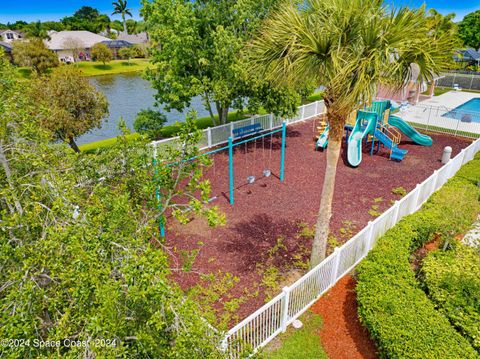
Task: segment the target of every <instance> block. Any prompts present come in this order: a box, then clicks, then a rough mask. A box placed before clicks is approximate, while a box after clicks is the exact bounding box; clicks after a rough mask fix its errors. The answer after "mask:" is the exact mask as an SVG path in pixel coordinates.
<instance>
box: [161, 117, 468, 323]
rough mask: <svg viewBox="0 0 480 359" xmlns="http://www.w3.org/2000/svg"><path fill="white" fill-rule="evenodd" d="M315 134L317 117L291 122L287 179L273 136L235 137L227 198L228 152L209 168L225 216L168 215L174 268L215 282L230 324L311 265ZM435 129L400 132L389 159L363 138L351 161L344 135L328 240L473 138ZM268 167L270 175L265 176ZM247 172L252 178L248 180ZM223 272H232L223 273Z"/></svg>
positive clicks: (180, 278) (184, 277) (354, 226)
mask: <svg viewBox="0 0 480 359" xmlns="http://www.w3.org/2000/svg"><path fill="white" fill-rule="evenodd" d="M314 136H315V133H314V123H313V121H307V122H303V123H299V124H296V125H292V126H289V127H288V130H287V147H286V160H285V182H280V180H279V178H278V176H279V167H280V166H279V163H280V147H281V146H280V142H281V141H280V138H279V137H274V138H271V139H270V137H267V138H265V139H264V140H261V139H260V140H257V141H256V142H255V143H250V145H249V146H248V147H247V146H245V145H240V146H238V147H236V148H235V153H234V166H235V187H236V190H235V205H233V206H231V205H230V204H229V194H228V184H229V178H228V154H227V153H223V152H220V153H218V154H216V155H214V156H213V160H214V161H213V162H214V165H213V166H212V167H211V168H210V169H208V171H207V172H206V173H205V177H206V178H208V179H209V180H210V181H211V184H212V192H213V193H212V196H216V199H215V200H214V201H212V205H216V206H218V207H219V208H220V210H221V211H223V212H224V213H225V214H226V218H227V224H226V225H225V226H221V227H217V228H210V227H208V225H207V224H206V221H205V220H204V219H200V218H192V220H191V221H190V222H189V223H188V224H187V225H179V224H177V223H176V222H175V221H174V220H173V219H170V220H169V221H168V223H167V236H166V242H165V246H166V247H167V248H168V249H169V251H170V253H171V265H172V267H174V268H176V269H174V271H173V274H172V276H173V278H174V279H175V281H176V282H177V283H178V284H179V285H180V286H181V287H182V288H183V289H185V290H187V289H189V288H192V287H194V286H196V285H200V286H204V287H209V286H210V287H212V286H214V287H216V289H215V290H216V291H217V293H219V294H218V297H215V296H214V295H211V293H210V297H211V299H213V300H214V302H215V303H213V306H214V307H215V308H216V309H218V310H219V313H220V312H224V311H225V310H227V311H228V310H229V311H230V312H232V313H235V316H234V317H233V319H231V320H230V323H229V324H230V325H231V324H232V323H233V322H234V321H237V320H240V319H242V318H244V317H246V316H248V315H249V314H251V313H252V312H253V311H255V310H256V309H258V308H259V307H260V306H261V305H262V304H264V303H265V300H266V299H268V297H270V296H272V295H276V294H278V290H279V288H281V287H282V286H284V285H287V284H290V283H289V282H292V281H294V280H295V279H297V278H298V277H299V276H300V275H301V274H302V273H303V272H305V270H306V268H307V267H306V265H307V264H306V261H307V260H308V257H309V250H310V246H311V240H312V238H311V233H312V228H313V225H314V223H315V219H316V216H317V211H318V207H319V204H320V194H321V188H322V184H323V179H324V171H325V163H326V153H325V152H321V151H316V150H315V142H314V140H313V138H314ZM432 138H433V142H434V143H433V146H431V147H422V146H418V145H416V144H414V143H413V142H411V141H410V140H409V139H408V138H404V139H403V140H402V142H401V144H400V147H401V148H404V149H407V150H408V154H407V156H406V157H405V159H404V160H403V161H401V162H396V161H392V160H389V158H388V156H389V153H388V151H387V150H385V149H384V150H382V151H381V153H379V154H376V155H374V156H370V155H369V149H370V148H369V146H366V147H365V146H364V149H363V161H362V163H361V164H360V166H359V167H358V168H351V167H349V166H348V164H347V162H346V159H345V158H346V148H345V145H344V147H343V149H342V158H341V160H340V161H339V164H338V169H337V175H336V187H335V196H334V201H333V217H332V220H331V232H332V234H333V235H334V236H335V237H334V238H332V244H333V245H334V244H336V243H337V242H342V241H345V240H347V239H348V238H350V237H351V236H352V235H353V234H355V233H356V232H358V231H359V230H361V229H362V228H363V227H364V226H365V225H366V224H367V223H368V221H371V220H373V219H375V216H377V215H378V214H379V213H381V212H383V211H385V210H386V209H387V208H388V207H389V206H391V205H392V201H393V200H398V199H400V198H401V197H400V195H398V194H394V193H392V190H393V189H395V188H398V187H403V188H404V189H405V190H406V191H407V192H408V191H410V190H412V189H413V188H414V187H415V185H416V184H417V183H420V182H422V181H423V180H424V179H426V178H427V177H428V176H429V175H431V174H432V172H433V171H434V170H435V169H438V168H440V167H441V166H442V164H441V163H440V158H441V155H442V150H443V148H444V147H445V146H447V145H448V146H451V147H452V148H453V153H452V156H455V155H456V154H458V152H459V151H460V150H461V149H462V148H465V147H466V146H468V145H469V144H470V143H471V141H469V140H464V139H459V138H454V137H451V136H447V135H439V134H432ZM264 169H269V170H271V172H272V175H271V176H269V177H263V175H262V172H263V170H264ZM251 175H253V176H255V177H256V180H255V182H254V183H252V184H247V177H248V176H251ZM192 251H194V252H192ZM186 261H191V262H192V263H191V265H188V269H189V270H188V271H184V270H181V267H182V265H184V264H185V262H186ZM226 273H228V274H231V276H232V277H229V278H228V280H227V279H225V278H224V279H225V281H222V276H225V274H226ZM206 274H210V277H208V280H206V279H205V277H203V275H206ZM279 274H281V275H279ZM202 278H203V279H202ZM232 278H234V279H235V280H232ZM227 282H228V283H227ZM279 282H280V283H279ZM226 303H227V304H226Z"/></svg>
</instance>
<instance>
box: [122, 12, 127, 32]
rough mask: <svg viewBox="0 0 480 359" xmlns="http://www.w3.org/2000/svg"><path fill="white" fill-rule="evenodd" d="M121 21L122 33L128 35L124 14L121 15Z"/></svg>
mask: <svg viewBox="0 0 480 359" xmlns="http://www.w3.org/2000/svg"><path fill="white" fill-rule="evenodd" d="M122 20H123V31H124V32H125V34H128V32H127V22H126V21H125V14H122Z"/></svg>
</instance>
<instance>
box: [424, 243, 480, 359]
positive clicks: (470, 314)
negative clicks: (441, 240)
mask: <svg viewBox="0 0 480 359" xmlns="http://www.w3.org/2000/svg"><path fill="white" fill-rule="evenodd" d="M422 273H423V275H424V280H425V283H426V285H427V288H428V293H429V296H430V298H431V299H432V300H433V302H434V303H435V304H436V305H437V306H438V308H439V309H440V311H441V312H442V313H443V314H445V316H446V317H447V318H448V319H449V320H450V322H451V323H452V324H453V325H454V326H455V327H456V328H458V329H459V331H460V333H462V335H463V336H465V337H466V338H467V339H468V340H470V342H471V343H472V345H473V346H474V347H475V349H476V350H477V351H480V255H479V254H478V253H477V251H476V250H475V249H473V248H471V247H467V246H465V245H461V244H459V245H458V246H456V248H455V250H453V251H446V252H444V251H436V252H432V253H431V254H430V255H429V256H428V257H427V258H426V259H425V260H424V262H423V266H422Z"/></svg>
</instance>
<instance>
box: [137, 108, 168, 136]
mask: <svg viewBox="0 0 480 359" xmlns="http://www.w3.org/2000/svg"><path fill="white" fill-rule="evenodd" d="M165 122H167V118H166V117H165V115H164V114H163V113H160V112H158V111H155V110H152V109H147V110H141V111H140V112H139V113H138V114H137V117H136V118H135V122H134V123H133V128H134V129H135V131H137V132H138V133H140V134H142V135H147V136H148V137H149V138H150V139H152V140H157V139H159V138H160V137H161V135H162V129H163V125H164V124H165Z"/></svg>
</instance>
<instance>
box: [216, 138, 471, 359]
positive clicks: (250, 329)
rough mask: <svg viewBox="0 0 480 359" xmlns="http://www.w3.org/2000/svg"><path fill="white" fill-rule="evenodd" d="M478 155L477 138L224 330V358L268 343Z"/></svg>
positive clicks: (235, 355) (235, 356) (233, 356)
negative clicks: (312, 266)
mask: <svg viewBox="0 0 480 359" xmlns="http://www.w3.org/2000/svg"><path fill="white" fill-rule="evenodd" d="M477 152H480V139H478V140H476V141H475V142H473V143H472V144H471V145H470V146H468V147H467V148H465V149H463V150H462V151H461V152H460V153H459V154H458V155H457V156H456V157H455V158H453V159H451V160H450V161H449V162H448V163H447V164H446V165H444V166H443V167H442V168H440V169H439V170H436V171H435V172H434V173H433V174H432V175H431V176H430V177H428V178H427V179H426V180H425V181H423V182H422V183H421V184H419V185H417V186H416V188H415V189H414V190H412V191H411V192H409V193H408V194H407V195H406V196H405V197H403V198H402V199H401V200H399V201H397V202H396V203H395V204H394V205H393V206H392V207H390V208H389V209H388V210H387V211H386V212H384V213H383V214H382V215H381V216H379V217H378V218H377V219H375V220H374V221H372V222H369V223H368V225H367V226H366V227H365V228H363V229H362V230H361V231H360V232H359V233H357V234H356V235H355V236H354V237H353V238H351V239H350V240H349V241H348V242H346V243H345V244H344V245H342V246H341V247H338V248H335V250H334V252H333V253H332V254H331V255H330V256H328V257H327V258H326V259H325V260H324V261H323V262H322V263H320V264H318V265H317V266H316V267H315V268H313V269H311V270H310V271H309V272H308V273H306V274H305V275H304V276H303V277H302V278H300V279H299V280H297V281H296V282H295V283H294V284H292V285H291V286H290V287H285V288H283V290H282V292H281V293H280V294H279V295H278V296H276V297H275V298H274V299H272V300H271V301H270V302H268V303H267V304H265V305H264V306H263V307H261V308H260V309H258V310H257V311H256V312H255V313H253V314H251V315H250V316H249V317H247V318H245V319H244V320H242V321H241V322H240V323H238V324H237V325H236V326H235V327H233V328H232V329H230V330H229V331H228V333H227V335H226V337H225V339H224V341H223V343H222V346H223V348H224V349H225V350H226V352H227V353H228V357H229V358H238V357H239V353H242V352H245V351H248V350H253V351H257V350H258V349H259V348H261V347H263V346H264V345H266V344H267V343H268V342H270V341H271V340H272V339H273V338H274V337H275V336H277V335H278V334H279V333H281V332H283V331H285V330H286V328H287V326H288V325H289V324H291V323H292V322H293V321H294V320H295V319H297V318H298V317H299V316H300V315H302V313H304V312H305V311H306V310H307V309H308V308H309V307H310V306H311V305H312V304H313V303H315V301H317V300H318V298H319V297H320V296H321V295H322V294H324V293H325V292H326V291H328V290H329V289H330V288H331V287H332V286H334V285H335V284H336V283H337V282H338V280H339V279H340V278H342V277H343V276H344V275H345V274H347V273H349V272H350V271H351V270H352V269H353V268H354V267H355V266H356V265H357V264H358V263H359V262H360V261H362V259H363V258H365V257H366V255H367V253H368V252H369V250H370V249H371V248H372V247H373V246H374V245H375V243H376V241H377V240H378V238H380V237H381V236H382V235H383V234H385V232H386V231H387V230H389V229H390V228H392V227H393V226H395V224H397V223H398V221H399V220H400V219H401V218H402V217H403V216H406V215H408V214H411V213H413V212H416V211H417V210H418V209H419V208H420V207H421V206H422V204H423V203H425V201H426V200H427V199H428V198H429V197H430V196H431V195H432V193H433V192H435V191H436V190H438V189H439V188H440V187H442V186H443V185H444V184H445V182H446V181H447V180H448V179H449V178H451V177H452V176H453V175H455V173H457V171H458V170H459V169H460V168H461V166H462V165H464V164H465V163H467V162H468V161H470V160H472V159H473V157H474V156H475V154H476V153H477Z"/></svg>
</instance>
